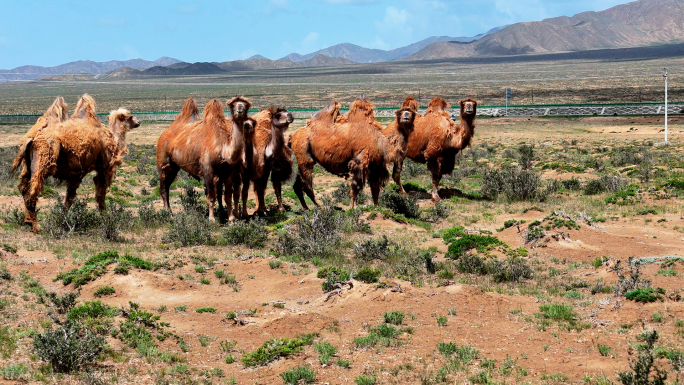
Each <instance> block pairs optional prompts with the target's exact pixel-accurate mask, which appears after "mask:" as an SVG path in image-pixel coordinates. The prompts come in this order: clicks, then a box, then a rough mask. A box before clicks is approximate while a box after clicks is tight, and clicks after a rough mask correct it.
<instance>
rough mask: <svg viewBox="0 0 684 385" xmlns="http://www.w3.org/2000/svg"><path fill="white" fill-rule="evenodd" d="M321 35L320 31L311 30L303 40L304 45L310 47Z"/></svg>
mask: <svg viewBox="0 0 684 385" xmlns="http://www.w3.org/2000/svg"><path fill="white" fill-rule="evenodd" d="M319 37H320V35H319V34H318V32H309V34H308V35H306V37H305V38H304V40H302V46H303V47H308V46H311V45H314V44H316V43H317V42H318V38H319Z"/></svg>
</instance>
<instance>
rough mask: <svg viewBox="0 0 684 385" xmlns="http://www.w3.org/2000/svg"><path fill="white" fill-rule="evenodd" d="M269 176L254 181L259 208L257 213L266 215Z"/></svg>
mask: <svg viewBox="0 0 684 385" xmlns="http://www.w3.org/2000/svg"><path fill="white" fill-rule="evenodd" d="M267 178H268V175H266V177H264V178H261V179H259V180H255V181H254V194H255V195H256V196H257V201H258V202H259V203H258V207H257V212H258V213H261V214H266V186H267V185H268V179H267Z"/></svg>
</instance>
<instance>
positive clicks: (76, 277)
mask: <svg viewBox="0 0 684 385" xmlns="http://www.w3.org/2000/svg"><path fill="white" fill-rule="evenodd" d="M117 262H118V263H119V265H123V266H130V267H134V268H137V269H141V270H154V269H156V267H157V266H156V265H154V264H153V263H152V262H149V261H146V260H144V259H142V258H138V257H133V256H130V255H128V254H125V255H123V256H119V253H118V252H116V251H105V252H102V253H100V254H97V255H95V256H94V257H91V258H90V259H88V260H87V261H86V263H85V265H83V266H82V267H81V268H79V269H72V270H69V271H67V272H65V273H60V274H58V275H57V277H56V278H55V279H54V280H55V281H56V280H59V279H61V280H62V283H63V284H64V285H65V286H66V285H68V284H70V283H73V284H74V287H75V288H78V287H79V286H82V285H85V284H86V283H88V282H90V281H94V280H95V279H97V277H99V276H101V275H103V274H105V273H106V272H107V266H109V265H111V264H113V263H117Z"/></svg>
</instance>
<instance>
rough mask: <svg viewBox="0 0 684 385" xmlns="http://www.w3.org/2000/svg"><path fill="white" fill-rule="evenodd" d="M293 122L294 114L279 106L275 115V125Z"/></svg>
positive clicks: (283, 125) (279, 125) (285, 124)
mask: <svg viewBox="0 0 684 385" xmlns="http://www.w3.org/2000/svg"><path fill="white" fill-rule="evenodd" d="M292 122H294V116H293V115H292V113H291V112H288V111H287V110H285V109H282V108H279V109H278V110H277V111H276V113H275V114H274V115H273V125H274V126H276V127H287V126H288V125H289V124H290V123H292Z"/></svg>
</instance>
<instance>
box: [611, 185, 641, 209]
mask: <svg viewBox="0 0 684 385" xmlns="http://www.w3.org/2000/svg"><path fill="white" fill-rule="evenodd" d="M637 190H638V186H635V185H631V186H629V187H628V188H627V189H625V190H620V191H617V192H615V193H614V194H611V195H608V196H607V197H606V203H608V204H617V205H623V206H624V205H631V204H634V203H635V202H636V196H637Z"/></svg>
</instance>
